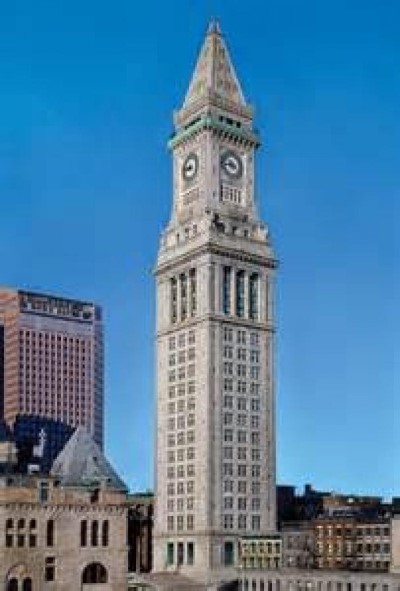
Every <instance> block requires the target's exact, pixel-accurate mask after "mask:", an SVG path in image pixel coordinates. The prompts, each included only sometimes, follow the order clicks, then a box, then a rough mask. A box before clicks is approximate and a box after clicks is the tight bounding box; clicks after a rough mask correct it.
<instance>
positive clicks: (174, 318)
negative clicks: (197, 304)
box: [170, 277, 178, 323]
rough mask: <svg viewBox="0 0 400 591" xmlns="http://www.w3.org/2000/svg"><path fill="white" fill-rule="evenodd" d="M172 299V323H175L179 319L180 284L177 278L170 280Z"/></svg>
mask: <svg viewBox="0 0 400 591" xmlns="http://www.w3.org/2000/svg"><path fill="white" fill-rule="evenodd" d="M170 297H171V322H172V323H174V322H176V321H177V319H178V284H177V281H176V278H175V277H173V278H172V279H171V280H170Z"/></svg>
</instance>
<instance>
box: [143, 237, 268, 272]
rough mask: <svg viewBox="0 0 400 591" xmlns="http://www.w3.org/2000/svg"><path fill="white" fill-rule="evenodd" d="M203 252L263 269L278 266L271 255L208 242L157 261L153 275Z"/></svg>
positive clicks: (187, 261) (184, 262)
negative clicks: (170, 257)
mask: <svg viewBox="0 0 400 591" xmlns="http://www.w3.org/2000/svg"><path fill="white" fill-rule="evenodd" d="M203 254H214V255H218V256H223V257H226V256H229V257H230V258H231V259H233V260H235V261H240V262H244V263H250V264H253V265H258V266H260V267H263V268H265V269H276V268H277V267H278V261H277V259H274V258H272V257H268V256H262V255H258V254H255V253H246V252H244V251H243V250H238V249H235V248H226V247H224V246H219V245H217V244H210V243H209V242H208V243H206V244H202V245H200V246H198V247H197V248H194V249H191V250H189V251H188V252H185V253H182V254H181V255H177V256H176V257H174V258H173V259H171V260H169V261H166V262H165V263H163V262H161V263H158V264H157V265H156V267H155V269H154V271H153V272H154V275H155V276H156V277H158V276H159V275H161V274H162V273H165V272H167V271H169V270H172V269H174V268H175V267H177V266H180V265H185V264H186V263H193V259H194V258H195V257H199V256H201V255H203Z"/></svg>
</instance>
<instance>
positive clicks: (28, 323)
mask: <svg viewBox="0 0 400 591" xmlns="http://www.w3.org/2000/svg"><path fill="white" fill-rule="evenodd" d="M18 415H37V416H40V417H48V418H52V419H55V420H56V421H62V422H64V423H66V424H67V425H70V426H72V427H77V426H83V427H86V429H87V430H88V431H89V433H91V434H92V436H93V438H94V439H95V441H97V443H98V444H99V445H100V447H102V445H103V323H102V311H101V308H100V307H99V306H97V305H95V304H93V303H91V302H82V301H78V300H72V299H69V298H65V297H62V296H52V295H47V294H42V293H32V292H28V291H21V290H13V289H6V288H0V420H2V419H4V420H5V421H6V422H7V423H8V424H9V425H12V424H13V423H14V422H15V420H16V417H17V416H18Z"/></svg>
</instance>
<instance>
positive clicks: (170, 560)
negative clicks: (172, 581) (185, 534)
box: [167, 542, 174, 566]
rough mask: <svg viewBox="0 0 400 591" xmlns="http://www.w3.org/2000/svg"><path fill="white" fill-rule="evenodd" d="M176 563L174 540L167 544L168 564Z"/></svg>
mask: <svg viewBox="0 0 400 591" xmlns="http://www.w3.org/2000/svg"><path fill="white" fill-rule="evenodd" d="M171 564H174V545H173V543H172V542H168V544H167V565H168V566H170V565H171Z"/></svg>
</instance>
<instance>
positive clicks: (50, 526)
mask: <svg viewBox="0 0 400 591" xmlns="http://www.w3.org/2000/svg"><path fill="white" fill-rule="evenodd" d="M46 544H47V546H50V547H51V546H54V520H53V519H49V520H48V522H47V526H46Z"/></svg>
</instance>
